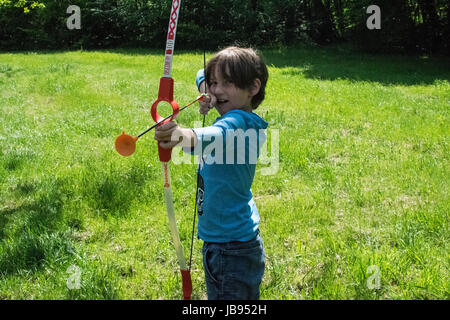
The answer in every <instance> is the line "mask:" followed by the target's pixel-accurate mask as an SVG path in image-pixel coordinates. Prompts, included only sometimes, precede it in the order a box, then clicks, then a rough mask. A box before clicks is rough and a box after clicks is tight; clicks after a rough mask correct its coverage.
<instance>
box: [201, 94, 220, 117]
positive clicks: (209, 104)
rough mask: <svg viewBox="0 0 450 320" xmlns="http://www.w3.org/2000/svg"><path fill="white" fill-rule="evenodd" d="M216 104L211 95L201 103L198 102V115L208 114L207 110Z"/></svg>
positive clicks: (214, 98)
mask: <svg viewBox="0 0 450 320" xmlns="http://www.w3.org/2000/svg"><path fill="white" fill-rule="evenodd" d="M216 102H217V99H216V97H215V96H213V95H211V94H208V95H207V96H206V97H205V99H204V100H203V101H198V103H199V105H200V114H208V112H209V110H211V109H212V108H214V106H215V105H216Z"/></svg>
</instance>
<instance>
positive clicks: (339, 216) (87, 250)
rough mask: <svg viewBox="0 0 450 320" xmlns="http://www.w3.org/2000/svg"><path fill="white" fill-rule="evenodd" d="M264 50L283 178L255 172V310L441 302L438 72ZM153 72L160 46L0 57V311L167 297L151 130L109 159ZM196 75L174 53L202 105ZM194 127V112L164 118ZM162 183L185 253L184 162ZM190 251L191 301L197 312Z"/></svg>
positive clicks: (200, 290)
mask: <svg viewBox="0 0 450 320" xmlns="http://www.w3.org/2000/svg"><path fill="white" fill-rule="evenodd" d="M263 54H264V57H265V60H266V63H267V65H268V67H269V74H270V77H269V83H268V87H267V95H266V100H265V101H264V102H263V104H262V105H261V106H260V107H259V108H258V109H257V110H256V113H258V114H259V115H261V116H262V117H263V118H264V119H266V120H267V121H268V122H269V129H270V130H269V131H268V147H269V152H268V153H269V154H271V152H272V154H271V155H275V156H276V157H274V158H273V159H276V158H278V159H279V164H278V167H277V168H276V166H275V168H276V169H277V170H272V172H271V173H270V174H267V172H266V174H265V173H264V171H263V169H264V168H266V167H268V166H269V164H267V163H259V164H258V171H257V174H256V176H255V181H254V184H253V188H252V191H253V194H254V198H255V201H256V204H257V206H258V209H259V211H260V215H261V224H260V229H261V235H262V238H263V241H264V244H265V249H266V270H265V275H264V279H263V283H262V285H261V298H262V299H449V291H450V288H449V287H450V286H449V284H450V282H449V279H450V277H449V258H450V256H449V252H450V251H449V248H448V242H449V195H448V192H449V190H448V187H449V183H448V177H449V176H450V168H449V146H448V144H449V136H450V128H449V124H450V122H449V109H450V108H449V107H450V83H449V82H450V62H449V60H448V59H443V58H441V59H438V58H429V57H425V56H423V57H412V56H409V57H408V56H394V55H369V54H358V53H353V52H351V51H348V50H347V49H345V48H343V47H329V48H314V47H304V48H287V49H286V48H285V49H280V50H265V51H263ZM211 55H212V53H208V54H207V58H208V57H211ZM163 60H164V56H163V55H162V50H156V51H145V50H110V51H108V50H102V51H72V52H23V53H0V122H1V126H0V150H1V153H0V156H1V158H0V299H181V297H182V294H181V278H180V275H179V272H178V265H177V260H176V255H175V251H174V248H173V245H172V241H171V236H170V232H169V228H168V224H167V215H166V210H165V206H164V197H163V188H162V178H161V168H160V162H159V159H158V157H157V148H156V142H155V141H154V139H153V136H152V133H150V134H148V135H147V136H144V137H142V139H140V140H139V141H138V144H137V150H136V152H135V154H134V155H133V156H131V157H128V158H124V157H121V156H119V155H118V154H117V153H116V152H115V149H114V140H115V137H116V136H117V135H118V134H120V133H121V132H122V130H125V131H126V132H127V133H130V134H133V135H137V134H139V133H140V132H142V131H143V130H145V129H146V128H147V127H149V126H150V125H151V124H152V123H153V121H152V119H151V117H150V113H149V107H150V105H151V104H152V103H153V101H154V100H155V99H156V97H157V91H158V86H159V78H160V77H161V75H162V71H163V70H162V66H163ZM202 67H203V55H202V53H200V52H197V53H195V52H180V51H178V52H176V53H175V56H174V67H173V71H172V75H173V77H174V79H175V98H176V100H177V101H178V102H179V103H180V105H184V104H186V103H188V102H190V101H191V100H193V99H194V98H195V97H196V96H197V95H198V93H197V91H196V87H195V84H194V79H195V75H196V72H197V70H198V69H200V68H202ZM216 117H217V113H216V112H215V111H213V112H210V114H209V115H208V116H207V118H206V124H211V123H212V122H213V121H214V119H215V118H216ZM200 121H201V117H200V115H199V113H198V109H197V106H196V105H193V106H191V107H189V108H188V109H186V110H185V111H183V112H182V113H181V114H180V116H179V117H178V123H179V124H180V125H181V126H183V127H192V126H198V125H199V122H200ZM200 125H201V124H200ZM277 134H278V135H277ZM277 137H279V138H278V140H277ZM272 164H273V163H272ZM171 174H172V182H173V192H174V202H175V212H176V214H177V219H178V228H179V231H180V237H181V240H182V243H183V246H184V250H185V256H188V254H189V246H190V241H191V228H192V219H193V211H194V197H195V180H196V165H195V163H193V162H192V163H191V164H174V165H172V168H171ZM201 246H202V242H201V241H200V240H196V241H195V243H194V255H193V266H192V278H193V286H194V291H193V296H192V297H193V299H206V289H205V284H204V278H203V277H204V274H203V266H202V261H201V260H202V257H201Z"/></svg>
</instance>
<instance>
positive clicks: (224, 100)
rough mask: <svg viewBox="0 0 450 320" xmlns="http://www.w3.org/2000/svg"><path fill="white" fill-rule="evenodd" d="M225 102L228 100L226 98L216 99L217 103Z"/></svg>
mask: <svg viewBox="0 0 450 320" xmlns="http://www.w3.org/2000/svg"><path fill="white" fill-rule="evenodd" d="M227 102H228V100H226V99H217V103H218V104H223V103H227Z"/></svg>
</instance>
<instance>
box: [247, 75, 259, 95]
mask: <svg viewBox="0 0 450 320" xmlns="http://www.w3.org/2000/svg"><path fill="white" fill-rule="evenodd" d="M260 89H261V80H259V79H258V78H256V79H255V80H253V83H252V85H251V86H250V89H249V91H250V95H251V96H252V97H254V96H256V95H257V94H258V92H259V90H260Z"/></svg>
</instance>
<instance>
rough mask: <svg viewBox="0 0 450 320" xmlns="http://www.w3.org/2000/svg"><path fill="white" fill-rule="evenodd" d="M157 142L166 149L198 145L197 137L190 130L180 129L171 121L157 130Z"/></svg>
mask: <svg viewBox="0 0 450 320" xmlns="http://www.w3.org/2000/svg"><path fill="white" fill-rule="evenodd" d="M155 140H158V141H159V142H160V146H161V147H162V148H164V149H171V148H173V147H176V146H178V145H179V146H181V147H191V146H195V144H196V143H197V136H196V135H195V133H194V132H193V131H192V130H190V129H183V128H180V127H179V126H178V125H177V124H176V123H175V122H173V121H169V122H167V123H164V124H161V125H159V126H157V127H156V128H155Z"/></svg>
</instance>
